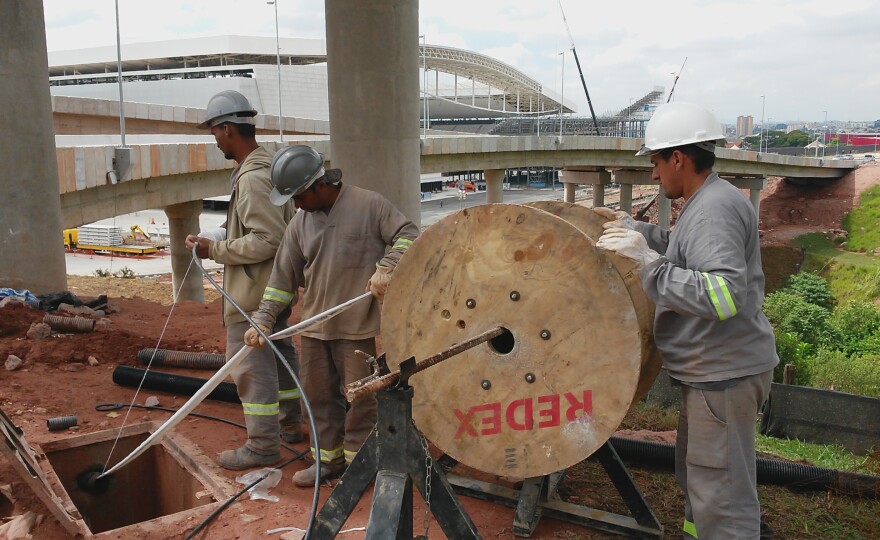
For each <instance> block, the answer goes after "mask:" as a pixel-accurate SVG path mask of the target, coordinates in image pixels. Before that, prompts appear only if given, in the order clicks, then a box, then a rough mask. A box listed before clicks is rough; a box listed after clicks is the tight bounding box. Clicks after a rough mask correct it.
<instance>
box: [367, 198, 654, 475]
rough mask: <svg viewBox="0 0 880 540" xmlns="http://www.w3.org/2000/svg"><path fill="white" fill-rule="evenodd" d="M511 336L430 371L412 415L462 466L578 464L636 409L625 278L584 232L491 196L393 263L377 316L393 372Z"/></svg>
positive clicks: (502, 469)
mask: <svg viewBox="0 0 880 540" xmlns="http://www.w3.org/2000/svg"><path fill="white" fill-rule="evenodd" d="M496 326H501V327H503V328H505V329H507V330H508V331H509V333H505V334H504V335H502V336H499V337H498V338H495V339H493V340H492V341H490V342H488V343H485V344H483V345H480V346H478V347H475V348H473V349H470V350H469V351H467V352H464V353H462V354H460V355H457V356H455V357H453V358H451V359H449V360H446V361H445V362H443V363H442V364H440V365H437V366H434V367H432V368H430V369H427V370H425V371H423V372H420V373H417V374H415V375H414V376H413V377H412V378H411V379H410V384H411V385H412V386H413V387H414V388H415V398H414V402H413V419H414V420H415V422H416V425H417V426H418V427H419V429H421V430H422V432H423V433H424V434H425V436H426V437H428V438H429V439H430V440H431V441H432V442H433V443H434V444H435V445H436V446H437V447H438V448H440V449H441V450H443V451H444V452H445V453H447V454H448V455H449V456H451V457H453V458H455V459H456V460H458V461H459V462H461V463H463V464H465V465H468V466H470V467H473V468H475V469H478V470H481V471H484V472H488V473H493V474H496V475H499V476H516V477H534V476H542V475H546V474H550V473H552V472H555V471H559V470H562V469H565V468H567V467H570V466H572V465H574V464H576V463H578V462H580V461H583V460H584V459H586V458H587V457H589V456H590V455H591V454H592V453H593V452H595V451H596V450H597V449H598V448H599V447H600V446H601V445H602V444H603V443H604V442H605V441H607V440H608V438H610V436H611V435H612V434H613V432H614V430H615V429H617V427H618V426H619V425H620V422H621V420H622V419H623V417H624V415H625V414H626V412H627V410H628V409H629V407H630V403H631V401H632V399H633V395H634V394H635V391H636V386H637V383H638V380H639V372H640V369H641V356H642V347H641V341H640V339H641V337H640V336H641V331H640V328H639V318H638V316H637V314H636V311H635V309H634V307H633V303H632V301H631V298H630V294H629V292H628V290H627V287H626V284H625V283H624V281H623V279H622V278H621V276H620V273H619V272H618V271H617V269H615V267H614V265H612V264H611V262H610V261H609V260H608V258H607V257H606V256H605V255H604V253H603V252H601V251H599V250H597V249H596V248H595V246H594V245H593V243H592V242H591V241H590V239H589V238H588V237H587V236H586V235H585V234H584V233H583V232H582V231H580V230H579V229H578V228H577V227H575V226H573V225H572V224H570V223H568V222H567V221H565V220H563V219H561V218H559V217H556V216H554V215H552V214H550V213H548V212H544V211H543V210H538V209H534V208H529V207H525V206H517V205H507V204H491V205H483V206H478V207H474V208H469V209H465V210H461V211H459V212H457V213H455V214H451V215H449V216H446V217H445V218H443V219H442V220H440V221H438V222H437V223H435V224H434V225H432V226H431V227H429V228H428V229H427V230H425V231H424V232H423V233H422V234H421V236H419V238H418V239H417V240H416V241H415V242H414V243H413V245H412V246H411V247H410V248H409V250H408V251H407V252H406V254H405V255H404V257H403V258H402V259H401V261H400V264H399V265H398V266H397V268H396V270H395V271H394V277H393V279H392V282H391V284H390V285H389V287H388V293H387V295H386V297H385V302H384V306H383V311H382V345H383V348H384V350H385V351H386V353H387V359H388V363H389V367H391V368H392V369H394V368H396V367H397V366H398V365H399V364H400V362H401V361H403V360H405V359H407V358H409V357H410V356H415V358H416V360H419V359H422V358H427V357H429V356H431V355H432V354H435V353H436V352H438V351H442V350H445V349H447V348H449V347H451V346H452V345H454V344H455V343H458V342H461V341H464V340H466V339H468V338H470V337H473V336H475V335H477V334H479V333H481V332H484V331H486V330H488V329H491V328H493V327H496Z"/></svg>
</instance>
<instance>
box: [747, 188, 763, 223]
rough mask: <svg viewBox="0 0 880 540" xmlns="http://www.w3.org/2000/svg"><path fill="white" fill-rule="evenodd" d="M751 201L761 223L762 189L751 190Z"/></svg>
mask: <svg viewBox="0 0 880 540" xmlns="http://www.w3.org/2000/svg"><path fill="white" fill-rule="evenodd" d="M749 201H750V202H751V203H752V208H754V209H755V215H756V216H758V221H759V222H760V221H761V190H760V189H750V190H749Z"/></svg>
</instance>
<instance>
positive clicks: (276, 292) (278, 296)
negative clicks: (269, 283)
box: [263, 287, 296, 304]
mask: <svg viewBox="0 0 880 540" xmlns="http://www.w3.org/2000/svg"><path fill="white" fill-rule="evenodd" d="M294 298H296V293H295V292H287V291H282V290H281V289H276V288H274V287H266V290H265V291H263V300H271V301H273V302H281V303H282V304H289V303H291V302H293V299H294Z"/></svg>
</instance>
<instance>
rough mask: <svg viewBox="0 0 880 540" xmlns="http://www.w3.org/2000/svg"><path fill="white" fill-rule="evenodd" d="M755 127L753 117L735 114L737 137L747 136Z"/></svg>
mask: <svg viewBox="0 0 880 540" xmlns="http://www.w3.org/2000/svg"><path fill="white" fill-rule="evenodd" d="M754 129H755V120H754V118H752V117H751V115H749V116H737V117H736V136H737V137H740V138H741V137H748V136H749V135H751V134H752V131H753V130H754Z"/></svg>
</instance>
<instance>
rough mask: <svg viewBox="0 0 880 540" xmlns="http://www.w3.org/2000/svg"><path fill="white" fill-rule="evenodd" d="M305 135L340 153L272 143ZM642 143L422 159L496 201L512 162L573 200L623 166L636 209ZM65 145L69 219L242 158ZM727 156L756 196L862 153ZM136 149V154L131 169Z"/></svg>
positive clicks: (428, 152)
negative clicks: (467, 179) (466, 177)
mask: <svg viewBox="0 0 880 540" xmlns="http://www.w3.org/2000/svg"><path fill="white" fill-rule="evenodd" d="M295 143H304V144H309V145H312V146H314V147H315V148H317V149H318V151H320V152H322V153H323V154H324V155H325V156H326V158H327V159H328V160H330V161H332V160H333V155H332V153H331V147H330V141H329V140H328V139H326V138H321V139H318V138H308V139H302V140H299V141H293V142H284V143H280V142H263V143H262V144H263V145H264V146H266V147H267V149H268V150H269V151H272V152H274V151H277V150H278V149H279V148H281V147H282V145H287V144H295ZM640 145H641V140H640V139H632V138H623V137H587V136H572V137H563V138H562V139H560V138H558V137H556V136H540V137H538V136H526V137H497V136H444V137H440V136H438V137H429V138H427V139H425V140H424V141H423V143H422V148H421V159H420V168H421V172H423V173H431V172H454V171H464V170H470V171H473V170H483V171H486V174H485V177H486V180H487V189H488V192H489V193H488V200H489V201H490V202H502V200H503V191H502V189H501V187H502V186H501V184H502V178H503V173H504V170H505V169H518V168H525V167H538V166H540V167H554V168H559V169H562V170H563V172H562V180H563V182H565V183H566V198H567V199H568V200H573V198H574V188H575V186H577V185H584V184H587V185H593V186H594V204H596V205H602V204H603V197H602V186H604V184H606V183H608V182H611V180H612V178H611V174H612V172H613V173H614V180H615V181H616V182H618V183H620V184H621V185H622V190H623V194H622V197H621V204H622V205H623V207H624V208H625V209H631V206H629V207H628V205H630V204H631V203H629V202H628V201H631V187H632V185H651V184H654V185H656V182H654V181H653V180H651V178H650V162H649V161H648V159H647V158H645V157H636V156H635V152H636V150H638V148H639V147H640ZM56 155H57V160H58V178H59V191H60V194H61V209H62V223H63V226H64V228H71V227H76V226H79V225H82V224H85V223H91V222H94V221H97V220H100V219H105V218H110V217H113V216H117V215H120V214H126V213H131V212H136V211H139V210H145V209H149V208H163V207H167V206H172V205H177V204H181V203H188V202H191V201H201V200H202V199H205V198H208V197H214V196H218V195H225V194H228V192H229V173H230V171H231V169H232V167H233V165H234V164H233V162H232V161H228V160H226V159H224V157H223V155H222V154H221V153H220V151H219V150H218V149H217V148H216V145H215V144H214V143H213V142H172V143H162V144H134V145H131V146H129V147H128V149H127V150H121V149H120V148H119V147H118V146H116V145H112V144H109V145H108V144H104V145H95V146H75V147H58V148H57V149H56ZM120 156H122V157H121V158H120ZM717 156H718V159H717V162H716V166H715V170H716V171H717V172H718V173H719V174H721V175H722V176H723V177H726V178H728V179H729V180H731V182H733V183H734V184H735V185H737V186H738V187H741V188H743V189H750V190H751V191H752V194H753V196H752V202H753V204H755V205H757V200H758V193H759V191H760V189H761V188H763V187H764V185H765V178H766V177H768V176H784V177H788V178H797V179H800V180H803V181H805V182H811V181H812V182H827V181H830V180H833V179H836V178H840V177H842V176H844V175H845V174H847V173H849V172H850V171H851V170H853V168H855V166H856V163H855V162H853V161H841V160H823V159H816V158H807V157H794V156H783V155H777V154H758V153H756V152H751V151H744V150H731V149H725V148H719V149H718V150H717ZM126 159H128V160H130V166H129V167H128V168H127V169H126V167H125V165H124V162H125V160H126ZM120 162H121V163H120ZM111 172H113V173H114V175H115V176H114V175H111V174H109V173H111ZM627 193H629V194H630V195H629V196H628V195H627ZM756 210H757V208H756Z"/></svg>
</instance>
